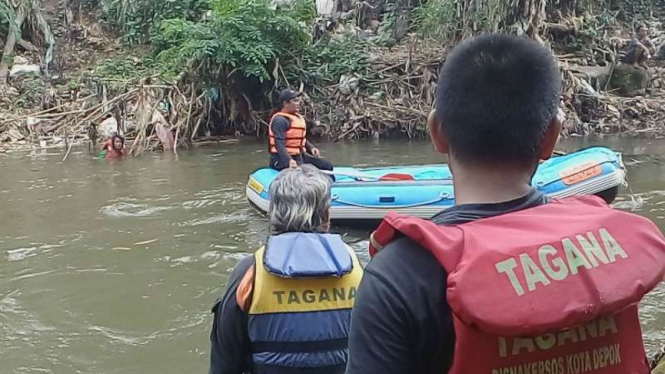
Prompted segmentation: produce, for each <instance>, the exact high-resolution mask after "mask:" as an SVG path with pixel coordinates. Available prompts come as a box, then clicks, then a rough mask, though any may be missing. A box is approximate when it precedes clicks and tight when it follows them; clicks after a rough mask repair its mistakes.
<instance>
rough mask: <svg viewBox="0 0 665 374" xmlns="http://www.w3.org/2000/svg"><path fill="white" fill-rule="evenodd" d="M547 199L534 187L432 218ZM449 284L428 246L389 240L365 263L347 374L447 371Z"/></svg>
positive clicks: (449, 219)
mask: <svg viewBox="0 0 665 374" xmlns="http://www.w3.org/2000/svg"><path fill="white" fill-rule="evenodd" d="M547 201H548V198H547V197H546V196H545V195H543V194H541V193H539V192H537V191H535V190H533V191H532V192H531V193H529V194H528V195H526V196H524V197H522V198H520V199H516V200H513V201H509V202H504V203H498V204H467V205H459V206H455V207H453V208H450V209H447V210H445V211H443V212H441V213H439V214H438V215H436V216H434V217H433V218H432V219H431V220H432V221H433V222H434V223H436V224H439V225H450V224H462V223H466V222H471V221H474V220H478V219H482V218H488V217H492V216H498V215H501V214H506V213H509V212H514V211H518V210H522V209H527V208H532V207H535V206H539V205H542V204H545V203H547ZM488 239H489V238H488ZM446 289H447V274H446V272H445V270H444V269H443V267H442V266H441V265H440V264H439V263H438V262H437V260H436V258H435V257H434V256H433V255H432V254H431V253H430V252H429V251H427V250H426V249H424V248H422V247H421V246H420V245H418V244H416V242H414V241H413V240H411V239H410V238H407V237H401V238H399V239H397V240H395V241H393V242H392V243H390V244H389V245H387V246H386V247H385V248H384V249H383V250H382V251H381V252H379V254H377V255H376V256H375V257H374V259H372V261H371V262H370V263H369V265H367V267H366V268H365V275H364V276H363V280H362V282H361V283H360V287H359V289H358V294H357V297H356V301H355V304H354V307H353V312H352V317H351V333H350V336H349V362H348V365H347V369H346V374H393V373H394V374H406V373H409V374H424V373H436V374H442V373H447V372H448V371H449V369H450V367H451V365H452V359H453V354H454V347H455V330H454V328H453V318H452V313H451V311H450V307H449V306H448V302H447V300H446Z"/></svg>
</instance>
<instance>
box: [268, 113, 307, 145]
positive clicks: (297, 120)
mask: <svg viewBox="0 0 665 374" xmlns="http://www.w3.org/2000/svg"><path fill="white" fill-rule="evenodd" d="M277 116H280V117H285V118H287V119H288V120H289V122H290V126H289V128H288V129H287V130H286V139H285V145H286V151H287V152H289V154H290V155H291V156H295V155H299V154H301V153H302V151H303V149H304V148H305V143H307V139H306V135H307V124H306V123H305V119H304V118H303V116H301V115H300V114H296V115H293V114H289V113H282V112H279V113H276V114H275V115H274V116H272V119H271V120H270V128H269V130H268V135H269V136H270V153H277V146H276V145H275V144H276V143H275V133H273V131H272V124H273V122H274V121H275V117H277Z"/></svg>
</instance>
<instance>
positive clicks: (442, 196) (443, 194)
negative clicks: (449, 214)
mask: <svg viewBox="0 0 665 374" xmlns="http://www.w3.org/2000/svg"><path fill="white" fill-rule="evenodd" d="M452 199H454V197H453V196H451V194H449V193H448V192H441V193H440V194H439V197H438V198H436V199H432V200H429V201H423V202H419V203H415V204H405V205H389V206H379V205H368V204H360V203H354V202H351V201H346V200H340V199H339V195H337V194H333V195H332V200H333V201H336V202H338V203H340V204H344V205H351V206H355V207H358V208H367V209H386V208H390V209H405V208H415V207H419V206H423V205H432V204H436V203H438V202H441V201H444V200H452Z"/></svg>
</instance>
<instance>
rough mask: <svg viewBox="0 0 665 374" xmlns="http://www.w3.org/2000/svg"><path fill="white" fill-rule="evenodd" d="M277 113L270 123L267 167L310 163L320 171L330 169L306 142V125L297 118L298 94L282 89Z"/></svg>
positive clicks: (299, 117)
mask: <svg viewBox="0 0 665 374" xmlns="http://www.w3.org/2000/svg"><path fill="white" fill-rule="evenodd" d="M278 105H279V107H280V110H279V112H277V113H275V114H274V115H273V116H272V119H271V120H270V128H269V130H268V132H269V133H268V135H269V138H270V139H269V142H270V143H269V152H270V167H272V168H273V169H276V170H283V169H286V168H292V169H294V168H296V167H297V166H298V165H301V164H312V165H314V166H316V167H317V168H319V169H321V170H332V169H333V165H332V164H331V163H330V161H327V160H324V159H322V158H321V152H320V151H319V149H318V148H316V147H315V146H314V145H313V144H312V143H311V142H309V141H308V140H307V125H306V124H305V118H304V117H303V116H302V115H300V94H299V93H296V92H294V91H292V90H284V91H282V92H281V93H280V94H279V99H278Z"/></svg>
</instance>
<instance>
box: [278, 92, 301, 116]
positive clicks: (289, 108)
mask: <svg viewBox="0 0 665 374" xmlns="http://www.w3.org/2000/svg"><path fill="white" fill-rule="evenodd" d="M277 102H278V106H279V108H280V112H282V113H288V114H297V113H300V94H299V93H298V92H295V91H293V90H284V91H282V92H280V94H279V99H278V100H277Z"/></svg>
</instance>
